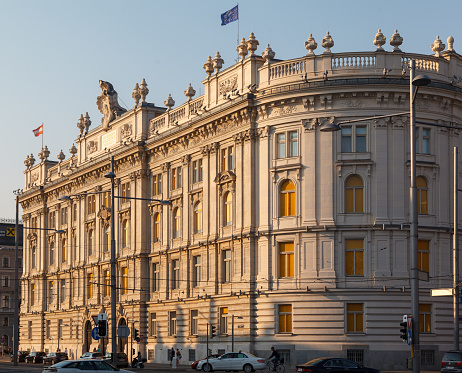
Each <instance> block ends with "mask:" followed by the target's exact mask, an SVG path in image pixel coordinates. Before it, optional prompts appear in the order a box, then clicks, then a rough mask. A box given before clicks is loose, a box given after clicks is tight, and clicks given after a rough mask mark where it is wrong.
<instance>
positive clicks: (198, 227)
mask: <svg viewBox="0 0 462 373" xmlns="http://www.w3.org/2000/svg"><path fill="white" fill-rule="evenodd" d="M201 232H202V202H197V203H196V204H195V205H194V233H201Z"/></svg>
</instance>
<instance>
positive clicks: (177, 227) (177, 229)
mask: <svg viewBox="0 0 462 373" xmlns="http://www.w3.org/2000/svg"><path fill="white" fill-rule="evenodd" d="M173 219H174V221H173V238H178V237H180V236H181V210H180V208H179V207H178V208H177V209H176V210H175V213H174V215H173Z"/></svg>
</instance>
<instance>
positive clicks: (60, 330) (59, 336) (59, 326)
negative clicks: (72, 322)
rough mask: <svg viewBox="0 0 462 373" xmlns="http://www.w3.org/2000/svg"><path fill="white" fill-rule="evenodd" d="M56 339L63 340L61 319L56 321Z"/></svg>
mask: <svg viewBox="0 0 462 373" xmlns="http://www.w3.org/2000/svg"><path fill="white" fill-rule="evenodd" d="M58 338H59V339H62V338H63V319H58Z"/></svg>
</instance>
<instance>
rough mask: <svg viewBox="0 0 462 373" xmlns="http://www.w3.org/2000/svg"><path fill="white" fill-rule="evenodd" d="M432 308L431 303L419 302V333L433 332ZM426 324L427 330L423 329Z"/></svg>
mask: <svg viewBox="0 0 462 373" xmlns="http://www.w3.org/2000/svg"><path fill="white" fill-rule="evenodd" d="M423 308H428V310H424V309H423ZM432 310H433V307H432V304H431V303H419V333H423V334H429V333H432V332H433V325H432V322H433V317H432ZM427 326H428V327H429V330H425V328H426V327H427Z"/></svg>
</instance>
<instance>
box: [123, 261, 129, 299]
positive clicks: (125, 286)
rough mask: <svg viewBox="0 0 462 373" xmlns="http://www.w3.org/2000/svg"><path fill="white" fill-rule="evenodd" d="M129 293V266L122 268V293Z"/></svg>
mask: <svg viewBox="0 0 462 373" xmlns="http://www.w3.org/2000/svg"><path fill="white" fill-rule="evenodd" d="M127 293H128V268H127V267H123V268H122V294H127Z"/></svg>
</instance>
